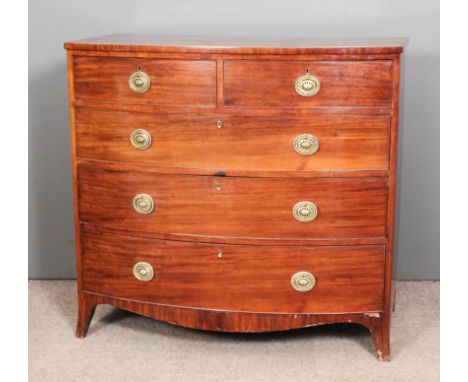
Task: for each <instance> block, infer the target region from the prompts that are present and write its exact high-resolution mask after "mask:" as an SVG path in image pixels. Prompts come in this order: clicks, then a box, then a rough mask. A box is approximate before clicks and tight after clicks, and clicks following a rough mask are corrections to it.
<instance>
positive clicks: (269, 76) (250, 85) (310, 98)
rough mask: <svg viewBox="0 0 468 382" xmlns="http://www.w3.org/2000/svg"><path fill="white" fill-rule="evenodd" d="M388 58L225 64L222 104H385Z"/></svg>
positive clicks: (389, 68) (388, 95) (389, 80)
mask: <svg viewBox="0 0 468 382" xmlns="http://www.w3.org/2000/svg"><path fill="white" fill-rule="evenodd" d="M391 102H392V61H391V60H375V61H242V60H232V61H229V60H228V61H225V62H224V104H225V105H226V106H236V107H256V108H261V107H275V108H287V107H293V108H314V107H388V106H391Z"/></svg>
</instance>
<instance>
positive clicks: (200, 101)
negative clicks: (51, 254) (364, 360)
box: [65, 35, 405, 359]
mask: <svg viewBox="0 0 468 382" xmlns="http://www.w3.org/2000/svg"><path fill="white" fill-rule="evenodd" d="M404 44H405V41H404V40H396V39H379V40H362V41H351V40H343V41H338V40H316V39H290V40H287V39H284V40H281V41H274V40H269V39H263V40H248V39H244V40H241V39H230V38H224V39H222V38H196V37H177V38H176V37H156V36H123V35H112V36H105V37H103V38H96V39H89V40H85V41H78V42H70V43H66V44H65V48H66V49H67V54H68V76H69V93H70V114H71V139H72V157H73V179H74V195H75V199H74V201H75V216H76V217H75V219H76V255H77V256H76V257H77V281H78V305H79V313H78V324H77V329H76V335H77V336H78V337H83V336H84V335H85V334H86V330H87V328H88V326H89V323H90V320H91V318H92V315H93V312H94V309H95V307H96V305H98V304H111V305H114V306H116V307H119V308H122V309H126V310H129V311H133V312H136V313H139V314H142V315H145V316H149V317H153V318H155V319H158V320H163V321H167V322H170V323H173V324H178V325H182V326H186V327H190V328H196V329H204V330H216V331H225V332H264V331H278V330H287V329H293V328H301V327H306V326H313V325H321V324H327V323H336V322H354V323H358V324H362V325H364V326H366V327H367V328H369V330H370V332H371V334H372V336H373V339H374V342H375V345H376V348H377V353H378V356H379V358H380V359H389V356H390V347H389V328H390V313H391V300H392V241H393V221H394V195H395V175H396V174H395V172H396V152H397V122H398V92H399V73H400V54H401V53H402V50H403V46H404Z"/></svg>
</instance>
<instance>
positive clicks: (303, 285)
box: [291, 271, 315, 292]
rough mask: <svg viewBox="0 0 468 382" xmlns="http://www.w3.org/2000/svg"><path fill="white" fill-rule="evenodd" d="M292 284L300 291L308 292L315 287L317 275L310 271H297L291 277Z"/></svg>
mask: <svg viewBox="0 0 468 382" xmlns="http://www.w3.org/2000/svg"><path fill="white" fill-rule="evenodd" d="M291 286H292V287H293V288H294V289H295V290H297V291H298V292H308V291H310V290H312V289H313V288H314V287H315V277H314V275H313V274H312V273H310V272H306V271H301V272H296V273H294V274H293V275H292V277H291Z"/></svg>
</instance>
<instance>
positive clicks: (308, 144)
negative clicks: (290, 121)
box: [293, 134, 319, 155]
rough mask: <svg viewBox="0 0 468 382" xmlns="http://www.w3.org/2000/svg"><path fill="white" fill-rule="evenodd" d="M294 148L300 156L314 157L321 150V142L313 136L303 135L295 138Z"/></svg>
mask: <svg viewBox="0 0 468 382" xmlns="http://www.w3.org/2000/svg"><path fill="white" fill-rule="evenodd" d="M293 148H294V150H295V151H296V152H297V153H298V154H300V155H312V154H315V153H316V152H317V150H318V149H319V141H318V139H317V138H316V137H314V136H313V135H312V134H301V135H298V136H297V137H296V138H294V141H293Z"/></svg>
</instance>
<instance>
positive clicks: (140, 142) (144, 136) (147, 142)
mask: <svg viewBox="0 0 468 382" xmlns="http://www.w3.org/2000/svg"><path fill="white" fill-rule="evenodd" d="M130 142H131V143H132V146H133V147H135V148H136V149H138V150H146V149H147V148H149V147H150V146H151V134H150V133H148V132H147V131H146V130H145V129H136V130H133V131H132V133H131V134H130Z"/></svg>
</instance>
